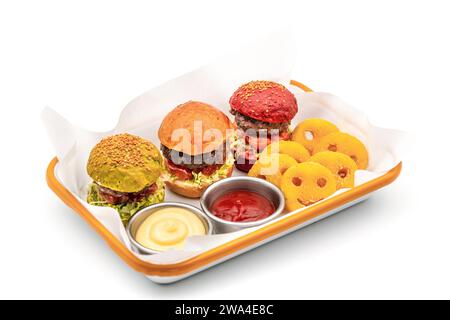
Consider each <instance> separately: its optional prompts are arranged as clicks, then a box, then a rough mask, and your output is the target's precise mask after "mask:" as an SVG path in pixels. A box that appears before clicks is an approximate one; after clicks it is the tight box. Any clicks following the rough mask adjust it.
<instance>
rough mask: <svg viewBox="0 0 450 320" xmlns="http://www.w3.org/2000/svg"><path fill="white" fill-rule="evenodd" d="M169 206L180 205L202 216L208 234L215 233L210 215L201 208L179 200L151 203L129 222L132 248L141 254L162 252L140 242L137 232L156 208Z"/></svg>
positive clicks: (129, 237)
mask: <svg viewBox="0 0 450 320" xmlns="http://www.w3.org/2000/svg"><path fill="white" fill-rule="evenodd" d="M167 207H178V208H184V209H187V210H189V211H191V212H192V213H194V214H195V215H196V216H197V217H199V218H200V220H201V221H202V222H203V224H204V226H205V229H206V234H207V235H210V234H212V233H213V225H212V223H211V221H210V220H209V218H208V216H207V215H206V214H205V213H204V212H203V211H201V210H200V209H199V208H196V207H194V206H191V205H189V204H185V203H179V202H162V203H158V204H154V205H151V206H149V207H147V208H144V209H142V210H141V211H139V212H137V213H136V214H135V215H134V216H133V217H132V218H131V219H130V221H129V222H128V226H127V235H128V239H130V242H131V248H132V249H133V250H134V251H135V252H137V253H140V254H155V253H160V252H161V251H157V250H152V249H149V248H146V247H144V246H143V245H141V244H140V243H139V242H137V241H136V239H135V237H136V232H137V230H138V229H139V226H140V225H141V224H142V222H144V220H145V219H147V218H148V217H149V216H150V215H151V214H153V213H154V212H155V211H156V210H158V209H162V208H167Z"/></svg>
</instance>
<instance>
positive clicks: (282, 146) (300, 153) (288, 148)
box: [261, 141, 310, 162]
mask: <svg viewBox="0 0 450 320" xmlns="http://www.w3.org/2000/svg"><path fill="white" fill-rule="evenodd" d="M272 153H281V154H287V155H289V156H291V157H292V158H294V159H295V160H296V161H297V162H305V161H308V160H309V158H310V154H309V151H308V150H307V149H306V148H305V147H304V146H303V145H302V144H301V143H298V142H295V141H278V142H274V143H271V144H269V145H268V146H267V147H266V148H265V149H264V150H263V151H262V152H261V154H262V155H268V154H272Z"/></svg>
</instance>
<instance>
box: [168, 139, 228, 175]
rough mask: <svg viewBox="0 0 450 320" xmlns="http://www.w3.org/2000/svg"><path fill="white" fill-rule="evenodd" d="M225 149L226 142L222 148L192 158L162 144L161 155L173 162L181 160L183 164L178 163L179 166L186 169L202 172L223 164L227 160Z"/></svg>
mask: <svg viewBox="0 0 450 320" xmlns="http://www.w3.org/2000/svg"><path fill="white" fill-rule="evenodd" d="M225 147H226V146H225V142H224V145H223V146H222V148H218V149H217V150H214V151H211V152H207V153H203V154H199V155H195V156H191V155H189V154H185V153H183V152H179V151H176V150H173V149H170V148H167V147H166V146H165V145H163V144H161V153H162V154H163V156H164V157H165V158H166V159H169V160H170V161H172V162H175V161H173V159H181V163H176V164H177V165H180V166H183V167H186V168H188V169H189V170H192V171H201V170H202V169H204V168H206V167H209V166H212V165H215V164H223V163H224V161H225V158H226V157H225V152H224V150H225Z"/></svg>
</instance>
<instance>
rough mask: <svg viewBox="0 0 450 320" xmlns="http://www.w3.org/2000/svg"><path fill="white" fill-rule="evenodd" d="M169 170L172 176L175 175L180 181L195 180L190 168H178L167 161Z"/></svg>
mask: <svg viewBox="0 0 450 320" xmlns="http://www.w3.org/2000/svg"><path fill="white" fill-rule="evenodd" d="M166 164H167V169H168V170H169V171H170V173H171V174H173V175H175V176H176V177H177V178H178V179H180V180H190V179H192V178H193V176H192V171H191V170H189V169H188V168H185V167H182V166H177V165H176V164H175V163H173V162H172V161H170V160H169V159H166Z"/></svg>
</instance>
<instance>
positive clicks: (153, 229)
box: [136, 207, 206, 251]
mask: <svg viewBox="0 0 450 320" xmlns="http://www.w3.org/2000/svg"><path fill="white" fill-rule="evenodd" d="M205 234H206V228H205V225H204V224H203V222H202V220H200V218H199V217H198V216H197V215H195V214H194V213H192V212H191V211H189V210H188V209H184V208H179V207H168V208H162V209H159V210H156V211H155V212H153V213H152V214H151V215H150V216H148V218H147V219H145V220H144V221H143V222H142V223H141V225H140V226H139V228H138V230H137V232H136V241H137V242H138V243H139V244H140V245H142V246H144V247H146V248H148V249H151V250H155V251H164V250H167V249H171V248H175V249H182V248H183V247H184V243H185V241H186V238H187V237H189V236H197V235H205Z"/></svg>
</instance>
